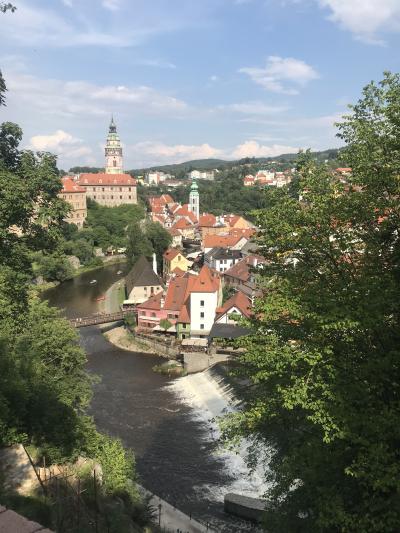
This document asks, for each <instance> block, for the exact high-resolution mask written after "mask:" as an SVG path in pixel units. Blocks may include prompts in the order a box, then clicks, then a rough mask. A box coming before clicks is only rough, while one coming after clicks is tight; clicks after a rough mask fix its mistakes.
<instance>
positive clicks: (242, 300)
mask: <svg viewBox="0 0 400 533" xmlns="http://www.w3.org/2000/svg"><path fill="white" fill-rule="evenodd" d="M233 307H236V308H237V309H238V310H239V311H240V312H241V313H242V315H243V316H245V317H246V318H249V317H250V316H251V302H250V298H248V297H247V296H246V295H245V294H243V292H241V291H238V292H235V294H234V295H233V296H232V297H231V298H229V300H227V301H226V302H225V303H224V305H223V306H222V307H219V308H218V309H217V316H216V319H218V318H221V316H222V315H225V314H226V313H229V310H230V309H232V308H233Z"/></svg>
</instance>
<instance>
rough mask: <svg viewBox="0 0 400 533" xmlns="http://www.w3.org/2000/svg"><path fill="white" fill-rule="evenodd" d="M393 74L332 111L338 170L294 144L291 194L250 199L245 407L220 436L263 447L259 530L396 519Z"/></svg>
mask: <svg viewBox="0 0 400 533" xmlns="http://www.w3.org/2000/svg"><path fill="white" fill-rule="evenodd" d="M399 109H400V77H399V76H398V75H392V74H388V73H387V74H385V78H384V80H383V81H382V82H381V83H379V84H378V85H377V84H375V83H371V84H370V85H368V86H367V87H366V88H365V89H364V91H363V97H362V98H361V99H360V101H359V102H358V103H357V104H356V105H355V106H353V107H351V113H350V114H349V115H347V116H346V117H344V119H343V122H342V123H341V124H339V125H338V128H339V137H340V138H341V139H343V140H344V141H345V143H346V148H345V150H344V152H343V157H345V158H346V161H347V162H348V164H349V165H350V166H351V167H352V169H353V172H352V176H351V177H350V178H349V179H348V180H347V182H346V183H344V182H341V181H339V180H336V179H334V178H333V177H332V174H331V172H330V171H329V169H328V167H327V166H324V165H318V164H316V163H315V161H313V160H312V158H311V157H309V156H307V154H306V155H304V156H303V157H302V161H301V164H300V167H299V173H300V176H299V184H298V187H299V192H300V199H298V198H296V197H294V195H293V194H290V191H288V190H277V191H268V192H267V193H266V194H267V195H268V200H267V201H268V204H269V206H270V207H269V209H265V210H262V211H259V212H258V214H257V223H258V224H259V225H260V227H261V231H260V232H259V235H258V242H259V244H260V247H261V248H260V249H261V250H263V251H264V255H265V257H266V259H267V263H266V265H265V266H264V267H263V268H262V270H261V271H260V272H259V276H260V286H261V288H262V289H263V296H262V297H261V298H259V299H258V301H257V303H256V307H255V311H256V314H255V318H254V319H253V320H252V327H253V328H254V329H255V331H257V333H256V334H254V335H252V336H250V337H248V338H246V339H245V340H244V341H243V345H244V347H245V348H246V351H245V354H244V355H243V357H242V365H241V367H240V371H239V374H240V375H241V377H246V378H247V379H248V380H249V381H250V382H251V387H249V388H248V389H247V392H246V395H245V396H246V398H245V399H246V404H245V409H244V410H243V411H242V412H240V413H239V414H237V415H235V416H233V417H231V418H230V419H228V420H225V422H224V431H225V437H227V438H236V437H237V436H238V435H247V436H249V437H250V438H252V439H253V443H254V448H253V455H252V456H251V459H252V460H256V454H257V453H258V445H259V444H260V443H262V444H266V445H267V446H269V447H271V449H273V450H274V452H273V453H272V459H271V461H270V463H269V466H268V468H267V470H266V476H267V478H268V479H269V480H270V481H271V482H273V485H272V488H271V489H270V490H269V492H268V498H269V503H270V505H269V507H268V511H267V513H266V523H268V530H269V531H277V532H281V531H282V532H283V531H304V532H308V531H315V532H325V531H368V532H388V531H397V530H398V529H399V524H400V511H399V509H400V506H399V488H400V487H399V479H400V461H399V446H398V443H399V442H400V430H399V425H398V423H397V421H398V419H399V416H400V408H399V399H398V389H399V386H400V367H399V361H400V350H399V346H400V342H399V341H400V333H399V332H400V328H399V325H400V324H399V320H400V314H399V304H398V294H399V289H400V286H399V285H400V276H399V257H400V255H399V252H400V241H399V225H400V209H399V201H398V198H399V194H400V187H399V185H400V184H399V178H398V176H399V174H400V145H399V139H400V129H399V124H400V122H399V120H398V116H399Z"/></svg>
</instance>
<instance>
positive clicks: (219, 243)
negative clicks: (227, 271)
mask: <svg viewBox="0 0 400 533" xmlns="http://www.w3.org/2000/svg"><path fill="white" fill-rule="evenodd" d="M240 239H241V236H237V235H230V234H228V235H205V237H204V239H203V245H204V248H219V247H220V248H229V247H230V246H235V244H237V243H238V242H239V240H240Z"/></svg>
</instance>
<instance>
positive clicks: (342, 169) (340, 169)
mask: <svg viewBox="0 0 400 533" xmlns="http://www.w3.org/2000/svg"><path fill="white" fill-rule="evenodd" d="M351 170H352V169H351V168H348V167H343V168H337V169H336V172H351Z"/></svg>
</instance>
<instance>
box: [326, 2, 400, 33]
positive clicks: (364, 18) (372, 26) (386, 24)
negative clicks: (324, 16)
mask: <svg viewBox="0 0 400 533" xmlns="http://www.w3.org/2000/svg"><path fill="white" fill-rule="evenodd" d="M317 1H318V3H319V5H320V6H321V7H323V8H327V9H329V10H330V12H331V15H330V17H329V18H330V19H331V20H333V21H334V22H337V23H338V24H339V25H340V26H341V27H342V28H344V29H346V30H349V31H351V32H352V33H353V34H354V35H355V36H356V38H358V39H360V40H363V41H366V42H370V43H374V44H382V41H381V40H380V39H379V38H378V37H377V34H378V33H379V32H385V31H388V32H391V31H400V2H399V0H317Z"/></svg>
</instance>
